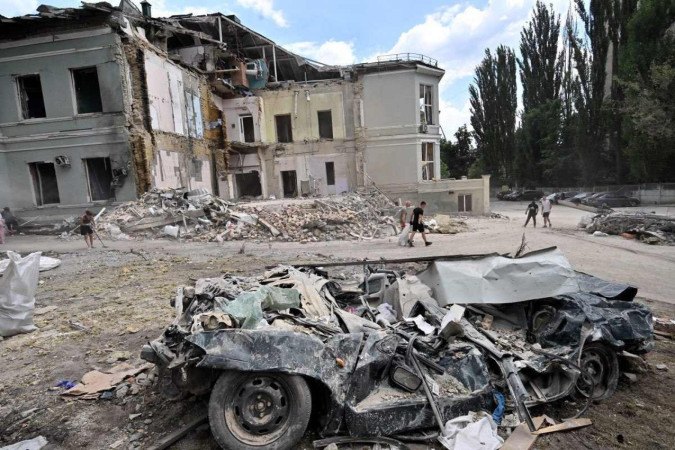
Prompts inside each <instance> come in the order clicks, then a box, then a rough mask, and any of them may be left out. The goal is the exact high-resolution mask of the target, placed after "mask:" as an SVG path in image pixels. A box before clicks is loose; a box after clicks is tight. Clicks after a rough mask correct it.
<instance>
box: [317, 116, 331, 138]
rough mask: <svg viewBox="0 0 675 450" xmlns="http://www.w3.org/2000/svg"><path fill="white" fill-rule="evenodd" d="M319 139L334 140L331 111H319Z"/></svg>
mask: <svg viewBox="0 0 675 450" xmlns="http://www.w3.org/2000/svg"><path fill="white" fill-rule="evenodd" d="M317 116H318V118H319V137H320V138H321V139H333V114H332V113H331V111H318V112H317Z"/></svg>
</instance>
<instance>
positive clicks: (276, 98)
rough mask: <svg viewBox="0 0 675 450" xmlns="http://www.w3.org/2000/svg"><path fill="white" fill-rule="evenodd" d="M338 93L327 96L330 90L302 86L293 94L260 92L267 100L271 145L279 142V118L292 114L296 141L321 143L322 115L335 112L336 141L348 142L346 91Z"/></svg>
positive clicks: (292, 90)
mask: <svg viewBox="0 0 675 450" xmlns="http://www.w3.org/2000/svg"><path fill="white" fill-rule="evenodd" d="M335 88H336V89H340V90H339V91H337V92H325V89H326V88H323V89H321V88H319V89H317V88H312V87H311V86H309V87H307V88H305V87H304V86H302V85H298V86H294V87H293V88H291V89H290V90H286V89H284V90H278V91H260V93H259V95H260V96H261V97H262V99H263V104H264V108H265V117H264V122H263V126H264V127H265V131H266V133H265V135H266V138H267V142H277V130H276V124H275V120H274V116H275V115H279V114H290V115H291V124H292V128H293V141H294V142H300V141H304V140H310V141H311V140H318V139H319V119H318V116H317V112H318V111H327V110H330V111H331V112H332V114H331V116H332V119H333V140H338V139H344V138H345V124H344V112H343V100H342V92H341V89H342V87H341V86H340V85H336V86H335ZM306 91H309V101H307V92H306ZM296 92H297V115H295V113H294V111H295V110H294V102H295V95H296V94H295V93H296Z"/></svg>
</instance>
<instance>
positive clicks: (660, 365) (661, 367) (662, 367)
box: [654, 364, 668, 370]
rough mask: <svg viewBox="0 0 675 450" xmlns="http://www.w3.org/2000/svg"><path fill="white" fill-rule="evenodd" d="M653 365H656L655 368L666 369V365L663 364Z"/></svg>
mask: <svg viewBox="0 0 675 450" xmlns="http://www.w3.org/2000/svg"><path fill="white" fill-rule="evenodd" d="M654 367H656V369H657V370H668V366H666V365H665V364H657V365H656V366H654Z"/></svg>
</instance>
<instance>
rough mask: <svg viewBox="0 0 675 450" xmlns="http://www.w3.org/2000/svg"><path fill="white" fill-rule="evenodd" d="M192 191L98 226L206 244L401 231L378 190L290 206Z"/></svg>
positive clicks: (454, 225)
mask: <svg viewBox="0 0 675 450" xmlns="http://www.w3.org/2000/svg"><path fill="white" fill-rule="evenodd" d="M191 192H192V191H187V190H185V189H164V190H159V189H155V190H152V191H150V192H147V193H145V194H144V195H143V196H142V197H141V198H140V199H139V200H137V201H133V202H127V203H124V204H122V205H120V206H118V207H117V208H115V209H113V210H111V211H109V212H108V213H106V214H105V215H104V216H103V217H102V219H101V222H100V223H99V224H98V228H100V229H101V231H102V232H105V233H107V234H108V236H109V237H110V238H111V239H114V240H120V239H130V238H132V237H146V238H154V237H162V236H168V237H170V238H174V239H185V240H193V241H202V242H223V241H230V240H249V239H250V240H257V241H263V240H264V241H294V242H310V241H332V240H350V239H359V240H361V239H373V238H378V237H388V236H394V235H396V233H397V229H396V227H395V225H394V224H395V219H394V218H393V217H392V215H393V213H394V212H395V206H394V204H393V202H392V201H391V200H389V199H388V198H387V197H385V196H384V195H383V194H381V193H380V192H379V191H378V190H376V189H374V188H373V189H363V190H361V191H359V192H356V193H349V194H345V195H341V196H335V197H327V198H321V199H314V200H311V199H308V200H306V201H304V202H303V201H299V202H291V203H287V204H279V203H278V202H265V201H263V202H259V203H255V202H254V203H246V204H235V203H231V202H227V201H225V200H223V199H221V198H219V197H216V196H214V195H211V194H208V193H199V194H198V195H191ZM445 217H447V216H445ZM443 224H444V225H443V226H442V227H441V226H440V225H437V227H438V228H442V230H444V231H439V232H448V233H456V232H459V231H463V230H464V229H465V228H464V225H465V224H463V222H456V221H453V220H451V219H449V218H447V220H446V219H443Z"/></svg>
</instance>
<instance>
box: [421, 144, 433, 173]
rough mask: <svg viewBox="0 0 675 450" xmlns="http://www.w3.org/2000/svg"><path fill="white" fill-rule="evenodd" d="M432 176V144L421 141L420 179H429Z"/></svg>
mask: <svg viewBox="0 0 675 450" xmlns="http://www.w3.org/2000/svg"><path fill="white" fill-rule="evenodd" d="M433 178H434V144H433V142H422V180H425V181H429V180H433Z"/></svg>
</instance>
